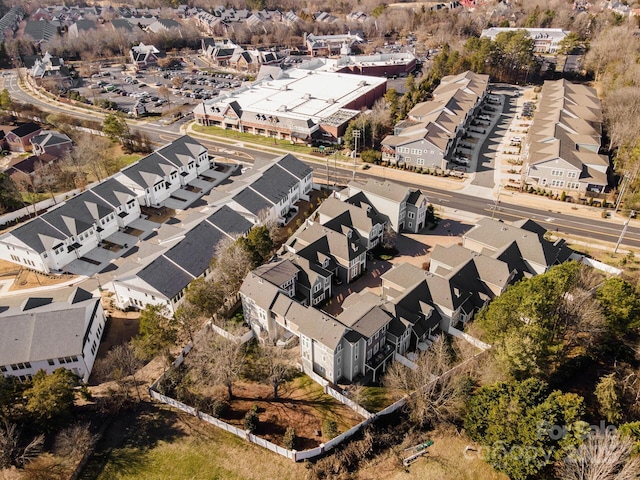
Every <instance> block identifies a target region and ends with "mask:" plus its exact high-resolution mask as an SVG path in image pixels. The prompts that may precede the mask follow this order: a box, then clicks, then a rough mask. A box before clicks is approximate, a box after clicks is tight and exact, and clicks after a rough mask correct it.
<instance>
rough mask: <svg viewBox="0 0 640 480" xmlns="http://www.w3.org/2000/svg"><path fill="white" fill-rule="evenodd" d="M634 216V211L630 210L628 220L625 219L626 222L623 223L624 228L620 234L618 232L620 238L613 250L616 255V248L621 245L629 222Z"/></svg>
mask: <svg viewBox="0 0 640 480" xmlns="http://www.w3.org/2000/svg"><path fill="white" fill-rule="evenodd" d="M635 215H636V212H635V210H631V211H630V212H629V218H627V221H626V222H624V226H623V227H622V232H620V238H618V242H617V243H616V248H614V249H613V253H618V247H619V246H620V244H621V243H622V239H623V238H624V234H625V233H627V227H628V226H629V222H630V221H631V219H632V218H633V217H635Z"/></svg>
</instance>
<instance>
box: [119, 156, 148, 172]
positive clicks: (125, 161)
mask: <svg viewBox="0 0 640 480" xmlns="http://www.w3.org/2000/svg"><path fill="white" fill-rule="evenodd" d="M141 158H142V155H140V154H139V153H130V154H125V155H120V156H119V157H118V158H116V165H117V166H118V170H120V169H122V168H124V167H127V166H129V165H131V164H132V163H134V162H137V161H138V160H140V159H141Z"/></svg>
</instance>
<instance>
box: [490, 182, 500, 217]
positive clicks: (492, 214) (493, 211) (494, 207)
mask: <svg viewBox="0 0 640 480" xmlns="http://www.w3.org/2000/svg"><path fill="white" fill-rule="evenodd" d="M501 192H502V184H500V185H498V198H496V201H495V202H494V203H493V209H492V211H491V218H493V217H494V216H495V214H496V208H498V204H499V203H500V193H501Z"/></svg>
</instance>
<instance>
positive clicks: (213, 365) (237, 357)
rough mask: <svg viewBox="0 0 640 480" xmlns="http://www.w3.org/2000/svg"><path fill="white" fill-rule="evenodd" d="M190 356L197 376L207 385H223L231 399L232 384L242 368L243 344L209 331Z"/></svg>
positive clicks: (243, 358) (243, 359)
mask: <svg viewBox="0 0 640 480" xmlns="http://www.w3.org/2000/svg"><path fill="white" fill-rule="evenodd" d="M190 356H191V361H192V364H193V368H194V372H196V375H198V378H199V379H200V380H201V381H204V382H205V383H206V384H208V385H221V386H223V387H224V388H225V389H226V391H227V397H228V399H229V400H231V399H233V384H234V383H235V382H236V380H238V378H239V377H240V374H241V373H242V371H243V369H244V361H245V348H244V346H243V345H242V344H241V343H240V342H235V341H233V340H227V339H226V338H224V337H222V336H220V335H218V334H216V333H212V332H209V334H208V335H207V336H206V337H205V338H203V339H202V341H201V342H200V343H199V344H198V345H197V348H195V349H194V351H193V352H192V354H191V355H190Z"/></svg>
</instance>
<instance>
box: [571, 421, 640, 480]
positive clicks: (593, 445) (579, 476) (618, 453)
mask: <svg viewBox="0 0 640 480" xmlns="http://www.w3.org/2000/svg"><path fill="white" fill-rule="evenodd" d="M633 448H634V445H633V440H632V439H630V438H628V437H624V436H621V435H620V434H619V433H618V432H609V433H605V434H597V435H595V434H592V435H589V436H588V437H587V438H586V439H585V441H584V442H583V443H582V445H580V446H579V447H577V448H576V449H575V450H573V451H572V452H570V454H569V455H567V456H566V457H565V458H564V459H563V461H562V463H560V466H559V469H558V470H559V471H558V473H559V476H560V477H561V478H562V479H563V480H631V479H636V478H638V476H639V475H640V457H638V456H637V455H633Z"/></svg>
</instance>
